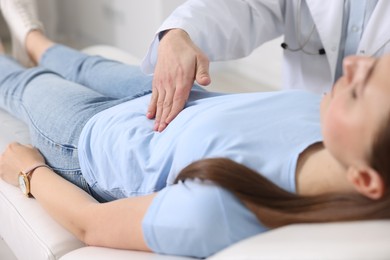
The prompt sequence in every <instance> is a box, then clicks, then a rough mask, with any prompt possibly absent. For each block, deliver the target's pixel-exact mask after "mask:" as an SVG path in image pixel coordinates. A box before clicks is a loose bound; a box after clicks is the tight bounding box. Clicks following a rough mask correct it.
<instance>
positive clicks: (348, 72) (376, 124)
mask: <svg viewBox="0 0 390 260" xmlns="http://www.w3.org/2000/svg"><path fill="white" fill-rule="evenodd" d="M389 113H390V55H388V56H384V57H382V58H380V59H374V58H370V57H359V56H351V57H347V58H346V59H345V60H344V75H343V77H341V78H340V79H339V80H338V81H337V82H336V84H335V85H334V87H333V89H332V92H331V93H328V94H326V95H325V96H324V98H323V100H322V102H321V123H322V133H323V137H324V144H325V147H326V148H327V149H328V150H329V151H330V152H331V153H332V155H333V156H334V157H335V158H336V159H337V160H338V161H339V162H340V163H341V164H342V165H343V166H345V167H348V166H354V167H365V166H369V165H368V159H369V156H370V153H371V147H372V144H373V142H374V140H375V137H376V135H377V133H378V131H379V130H380V128H381V126H382V125H383V124H384V122H385V120H387V118H388V116H389Z"/></svg>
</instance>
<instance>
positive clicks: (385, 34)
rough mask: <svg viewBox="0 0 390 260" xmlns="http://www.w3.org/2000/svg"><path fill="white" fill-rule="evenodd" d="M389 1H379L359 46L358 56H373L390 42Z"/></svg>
mask: <svg viewBox="0 0 390 260" xmlns="http://www.w3.org/2000/svg"><path fill="white" fill-rule="evenodd" d="M389 14H390V1H388V0H379V1H378V3H377V5H376V7H375V9H374V11H373V13H372V15H371V18H370V20H369V21H368V23H367V26H366V28H365V30H364V32H363V35H362V39H361V41H360V44H359V48H358V54H367V55H375V54H376V53H377V52H378V51H379V50H380V49H381V48H383V47H384V46H385V45H386V44H387V43H389V41H390V16H389Z"/></svg>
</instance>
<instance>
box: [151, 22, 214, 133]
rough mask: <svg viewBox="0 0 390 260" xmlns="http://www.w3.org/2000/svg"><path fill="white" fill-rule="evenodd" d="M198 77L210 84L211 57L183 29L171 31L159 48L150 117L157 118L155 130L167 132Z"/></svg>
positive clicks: (200, 81) (203, 83)
mask: <svg viewBox="0 0 390 260" xmlns="http://www.w3.org/2000/svg"><path fill="white" fill-rule="evenodd" d="M194 80H196V81H197V82H198V83H199V84H200V85H203V86H206V85H208V84H210V82H211V79H210V75H209V60H208V58H207V57H206V55H205V54H203V52H202V51H201V50H200V49H199V48H198V47H197V46H195V44H194V43H193V42H192V41H191V39H190V37H189V36H188V34H187V33H186V32H185V31H183V30H181V29H172V30H170V31H168V32H167V33H166V34H165V36H164V37H163V39H162V40H161V42H160V45H159V48H158V58H157V64H156V68H155V72H154V78H153V92H152V99H151V101H150V104H149V108H148V113H147V117H148V118H149V119H152V118H155V125H154V130H155V131H159V132H161V131H163V130H164V129H165V128H166V127H167V125H168V124H169V123H170V122H171V121H172V120H173V119H174V118H175V117H176V116H177V115H178V114H179V113H180V111H181V110H182V109H183V108H184V106H185V103H186V101H187V99H188V96H189V94H190V91H191V88H192V85H193V83H194Z"/></svg>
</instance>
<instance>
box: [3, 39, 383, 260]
mask: <svg viewBox="0 0 390 260" xmlns="http://www.w3.org/2000/svg"><path fill="white" fill-rule="evenodd" d="M86 52H88V53H92V54H100V55H103V56H107V57H110V58H113V59H119V60H121V61H124V62H128V63H134V62H137V61H136V60H135V59H133V58H131V57H130V56H129V55H128V54H125V53H123V52H121V51H119V50H117V49H114V48H111V47H107V46H96V47H92V48H88V49H87V50H86ZM0 73H1V72H0ZM11 141H19V142H21V143H28V142H29V137H28V132H27V129H26V126H25V125H24V124H23V123H21V122H20V121H18V120H16V119H15V118H13V117H11V116H10V115H9V114H7V113H6V112H4V111H3V110H0V150H1V151H3V149H4V147H5V146H6V144H7V143H9V142H11ZM58 203H61V202H58ZM346 210H348V209H346ZM0 237H1V238H3V239H4V241H5V242H6V243H7V245H8V246H9V247H10V249H11V250H12V251H13V253H14V254H15V256H16V257H17V259H22V260H24V259H26V260H46V259H61V260H88V259H109V260H112V259H115V260H121V259H135V260H180V259H182V260H183V259H190V258H185V257H184V258H183V257H173V256H163V255H157V254H153V253H142V252H135V251H124V250H115V249H107V248H97V247H89V246H86V245H84V244H83V243H82V242H80V241H78V240H77V239H76V238H75V237H74V236H73V235H71V234H70V233H69V232H67V231H66V230H65V229H64V228H62V227H61V226H59V225H58V224H57V223H56V222H54V221H53V220H52V219H51V218H50V216H49V215H48V214H47V213H46V212H45V211H44V210H43V209H42V208H41V207H40V205H39V204H38V203H37V201H35V200H34V199H28V198H26V197H25V196H24V195H23V194H22V193H21V192H20V191H19V189H18V188H16V187H12V186H10V185H7V184H5V183H4V182H3V181H1V180H0ZM208 259H210V260H244V259H245V260H261V259H264V260H282V259H296V260H305V259H310V260H312V259H319V260H322V259H329V260H336V259H337V260H360V259H361V260H363V259H366V260H389V259H390V221H389V220H384V221H361V222H348V223H332V224H311V225H291V226H286V227H283V228H280V229H276V230H273V231H270V232H267V233H265V234H261V235H257V236H254V237H252V238H249V239H247V240H244V241H241V242H239V243H237V244H235V245H232V246H231V247H229V248H227V249H225V250H223V251H221V252H219V253H217V254H215V255H214V256H212V257H209V258H208ZM2 260H8V259H2Z"/></svg>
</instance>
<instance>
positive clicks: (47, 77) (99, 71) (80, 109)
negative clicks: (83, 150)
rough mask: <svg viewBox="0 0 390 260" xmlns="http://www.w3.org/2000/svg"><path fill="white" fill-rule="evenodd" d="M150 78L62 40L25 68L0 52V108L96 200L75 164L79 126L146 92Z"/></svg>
mask: <svg viewBox="0 0 390 260" xmlns="http://www.w3.org/2000/svg"><path fill="white" fill-rule="evenodd" d="M151 82H152V77H151V76H147V75H145V74H143V73H142V72H141V71H140V69H139V67H138V66H129V65H124V64H121V63H119V62H116V61H111V60H107V59H104V58H102V57H99V56H88V55H86V54H83V53H80V52H78V51H75V50H73V49H70V48H67V47H65V46H62V45H55V46H53V47H51V48H49V49H48V50H47V51H46V52H45V54H44V55H43V57H42V59H41V62H40V65H39V66H38V67H35V68H31V69H25V68H23V67H21V66H20V65H18V64H17V63H16V62H15V61H14V60H13V59H11V58H8V57H6V56H0V107H1V108H3V109H5V110H7V111H8V112H9V113H11V114H12V115H14V116H15V117H17V118H19V119H21V120H23V121H24V122H26V123H27V124H28V127H29V131H30V135H31V142H32V145H34V146H35V147H37V148H38V149H39V150H40V152H41V153H42V155H43V156H44V157H45V159H46V163H47V164H48V165H49V166H51V167H52V168H53V170H54V171H55V172H56V173H58V174H59V175H60V176H62V177H63V178H65V179H67V180H69V181H70V182H72V183H74V184H75V185H77V186H79V187H81V188H82V189H84V190H85V191H87V192H89V193H90V194H92V195H93V196H94V197H96V198H97V199H98V200H100V198H99V196H98V195H97V194H94V192H93V191H92V190H91V189H90V188H89V186H88V184H87V183H86V181H85V180H84V178H83V176H82V173H81V170H80V166H79V161H78V153H77V145H78V140H79V136H80V133H81V130H82V129H83V127H84V125H85V123H86V122H87V121H88V120H89V119H90V118H91V117H92V116H93V115H95V114H97V113H99V112H100V111H103V110H105V109H107V108H110V107H112V106H115V105H117V104H120V103H122V102H126V101H128V100H131V99H133V98H136V97H139V96H142V95H145V94H147V93H150V92H151V89H152V84H151ZM145 113H146V111H145Z"/></svg>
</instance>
